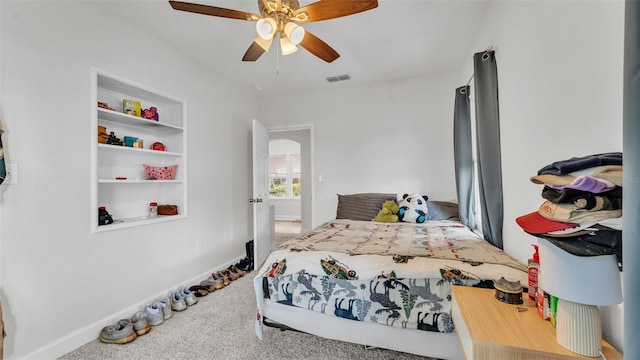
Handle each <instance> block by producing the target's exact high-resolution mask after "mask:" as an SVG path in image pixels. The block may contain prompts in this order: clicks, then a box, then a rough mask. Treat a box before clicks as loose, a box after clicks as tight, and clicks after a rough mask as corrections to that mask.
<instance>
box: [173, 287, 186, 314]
mask: <svg viewBox="0 0 640 360" xmlns="http://www.w3.org/2000/svg"><path fill="white" fill-rule="evenodd" d="M186 308H187V303H186V302H185V301H184V298H183V297H182V295H180V292H178V291H174V292H173V293H171V310H173V311H182V310H185V309H186Z"/></svg>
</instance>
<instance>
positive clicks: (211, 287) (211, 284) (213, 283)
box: [200, 276, 224, 293]
mask: <svg viewBox="0 0 640 360" xmlns="http://www.w3.org/2000/svg"><path fill="white" fill-rule="evenodd" d="M200 286H204V287H205V288H206V289H207V291H209V292H210V293H211V292H214V291H216V290H218V289H222V288H223V287H224V285H223V284H222V281H218V279H214V278H213V277H211V276H209V277H208V278H206V279H204V280H202V281H200Z"/></svg>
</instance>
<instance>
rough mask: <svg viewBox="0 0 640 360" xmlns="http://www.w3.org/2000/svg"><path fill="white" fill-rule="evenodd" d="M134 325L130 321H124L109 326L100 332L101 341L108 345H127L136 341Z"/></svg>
mask: <svg viewBox="0 0 640 360" xmlns="http://www.w3.org/2000/svg"><path fill="white" fill-rule="evenodd" d="M136 337H138V335H136V333H135V331H133V323H132V322H131V320H129V319H122V320H120V321H118V323H117V324H115V325H109V326H105V327H104V328H102V331H100V336H99V338H100V341H102V342H103V343H108V344H126V343H128V342H132V341H133V340H135V339H136Z"/></svg>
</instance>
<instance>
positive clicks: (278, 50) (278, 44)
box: [276, 41, 280, 75]
mask: <svg viewBox="0 0 640 360" xmlns="http://www.w3.org/2000/svg"><path fill="white" fill-rule="evenodd" d="M276 46H277V47H278V48H277V49H276V75H280V41H276Z"/></svg>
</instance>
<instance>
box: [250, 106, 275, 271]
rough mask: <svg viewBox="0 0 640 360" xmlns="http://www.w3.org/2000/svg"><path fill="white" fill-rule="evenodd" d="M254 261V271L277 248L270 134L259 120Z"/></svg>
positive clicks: (255, 128)
mask: <svg viewBox="0 0 640 360" xmlns="http://www.w3.org/2000/svg"><path fill="white" fill-rule="evenodd" d="M249 202H251V203H253V239H254V240H253V254H254V256H253V261H254V263H253V264H254V269H256V270H257V269H258V267H259V266H260V265H262V263H263V262H264V260H265V259H266V258H267V256H268V255H269V252H270V251H271V250H272V249H273V248H274V247H275V239H274V238H273V236H272V231H271V228H272V227H273V226H274V224H273V223H272V222H273V221H272V216H271V214H270V206H269V132H268V131H267V128H265V127H264V126H263V125H262V124H260V123H259V122H258V121H257V120H255V119H254V120H253V197H252V198H251V199H249Z"/></svg>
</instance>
